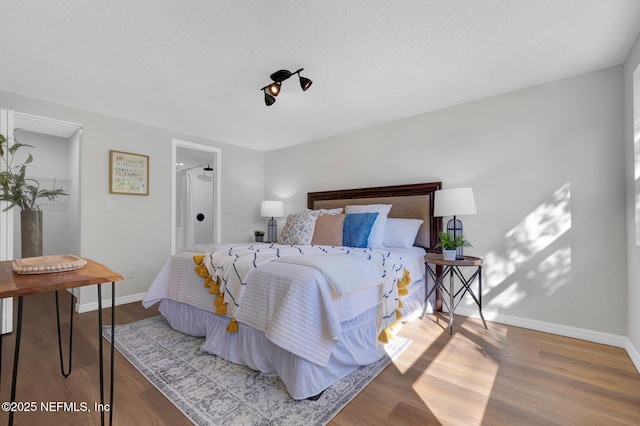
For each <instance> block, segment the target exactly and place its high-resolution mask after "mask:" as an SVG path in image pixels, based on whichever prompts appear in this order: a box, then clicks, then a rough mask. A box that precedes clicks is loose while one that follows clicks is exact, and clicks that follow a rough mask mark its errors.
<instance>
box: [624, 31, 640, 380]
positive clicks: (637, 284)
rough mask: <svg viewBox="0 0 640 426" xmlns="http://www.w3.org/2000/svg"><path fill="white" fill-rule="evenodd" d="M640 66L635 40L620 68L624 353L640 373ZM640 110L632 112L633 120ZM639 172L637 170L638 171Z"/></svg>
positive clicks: (637, 43)
mask: <svg viewBox="0 0 640 426" xmlns="http://www.w3.org/2000/svg"><path fill="white" fill-rule="evenodd" d="M639 66H640V38H638V39H637V40H636V42H635V44H634V45H633V48H632V49H631V52H630V53H629V56H628V57H627V60H626V62H625V65H624V94H625V97H624V112H625V115H624V116H625V133H624V136H625V145H624V148H625V159H626V161H625V182H626V197H627V198H626V200H627V209H626V224H627V266H628V277H627V281H628V296H627V303H628V319H627V322H628V325H629V327H628V336H629V341H630V347H629V348H627V352H629V354H630V355H631V357H632V359H633V360H634V362H635V364H636V367H638V369H639V370H640V246H638V245H636V240H635V238H634V236H635V235H636V232H637V231H636V229H635V226H636V218H635V216H636V214H637V212H636V185H639V187H640V182H635V176H636V173H638V172H636V171H635V170H634V169H635V167H640V164H639V165H636V166H635V167H634V160H635V156H634V143H635V139H636V138H637V137H638V136H636V135H634V110H633V92H634V87H633V73H634V71H635V70H636V69H637V68H638V67H639ZM639 116H640V111H636V117H639ZM639 172H640V171H639Z"/></svg>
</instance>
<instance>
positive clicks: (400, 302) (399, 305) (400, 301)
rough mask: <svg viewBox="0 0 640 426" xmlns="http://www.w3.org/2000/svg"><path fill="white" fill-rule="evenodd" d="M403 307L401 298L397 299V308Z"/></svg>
mask: <svg viewBox="0 0 640 426" xmlns="http://www.w3.org/2000/svg"><path fill="white" fill-rule="evenodd" d="M403 307H404V306H403V305H402V300H400V299H398V309H402V308H403Z"/></svg>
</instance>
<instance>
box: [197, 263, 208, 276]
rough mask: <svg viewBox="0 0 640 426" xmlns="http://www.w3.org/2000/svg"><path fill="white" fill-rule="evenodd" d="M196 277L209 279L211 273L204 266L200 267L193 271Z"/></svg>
mask: <svg viewBox="0 0 640 426" xmlns="http://www.w3.org/2000/svg"><path fill="white" fill-rule="evenodd" d="M193 271H194V272H195V273H196V275H198V276H199V277H200V278H207V277H208V276H209V271H208V270H207V267H206V266H204V264H202V265H198V266H196V267H195V269H194V270H193Z"/></svg>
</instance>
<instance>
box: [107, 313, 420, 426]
mask: <svg viewBox="0 0 640 426" xmlns="http://www.w3.org/2000/svg"><path fill="white" fill-rule="evenodd" d="M115 333H116V349H117V350H118V351H120V352H121V353H122V354H123V355H124V357H125V358H127V359H128V360H129V362H131V364H132V365H133V366H134V367H135V368H136V369H137V370H138V371H140V372H141V373H142V374H143V375H144V376H145V377H146V378H147V380H149V381H150V382H151V383H152V384H153V385H154V386H155V387H156V388H158V390H159V391H160V392H162V394H164V395H165V396H166V397H167V399H169V400H170V401H171V402H172V403H173V404H174V405H175V406H176V407H177V408H178V409H179V410H180V411H182V412H183V413H184V414H185V416H187V417H188V418H189V419H190V420H191V421H192V422H193V423H194V424H196V425H256V426H257V425H305V426H311V425H324V424H326V423H328V422H329V420H331V419H332V418H333V417H334V416H335V415H336V414H337V413H338V412H339V411H340V410H341V409H342V408H343V407H344V406H345V405H347V404H348V403H349V401H351V400H352V399H353V398H354V397H355V396H356V395H357V394H358V393H359V392H360V391H361V390H362V389H364V387H365V386H367V384H369V383H370V382H371V380H373V379H374V378H375V377H376V376H377V375H378V374H379V373H380V372H381V371H382V370H383V369H384V368H385V367H386V366H387V365H389V364H390V363H391V359H392V358H395V357H396V356H397V355H399V354H400V353H402V351H404V349H406V348H407V347H408V346H409V344H410V343H411V340H409V339H405V338H402V337H396V338H395V339H393V340H392V342H391V343H389V344H388V345H387V348H386V352H387V354H388V356H385V357H383V358H382V359H380V360H379V361H377V362H375V363H373V364H370V365H367V366H364V367H360V368H358V369H357V370H355V371H354V372H353V373H351V374H349V375H348V376H347V377H345V378H343V379H342V380H340V381H338V382H337V383H335V384H333V385H332V386H331V387H329V388H328V389H326V390H325V391H324V393H323V394H322V396H321V397H320V398H319V399H318V400H317V401H310V400H302V401H296V400H294V399H292V398H291V397H290V396H289V393H288V392H287V390H286V388H285V387H284V384H283V383H282V381H281V380H280V379H279V378H278V377H272V376H264V375H262V374H261V373H259V372H257V371H253V370H251V369H249V368H247V367H245V366H242V365H237V364H233V363H231V362H228V361H225V360H223V359H222V358H220V357H218V356H215V355H211V354H207V353H204V352H201V351H200V345H201V344H202V342H203V341H204V338H197V337H192V336H188V335H186V334H183V333H180V332H177V331H175V330H173V329H172V328H171V327H170V326H169V324H168V323H167V321H166V320H165V319H164V318H163V317H162V316H156V317H153V318H148V319H144V320H141V321H137V322H134V323H131V324H125V325H119V326H116V332H115ZM103 334H104V336H105V337H106V338H107V339H108V340H111V329H110V328H109V327H105V328H104V329H103Z"/></svg>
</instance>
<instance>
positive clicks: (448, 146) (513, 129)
mask: <svg viewBox="0 0 640 426" xmlns="http://www.w3.org/2000/svg"><path fill="white" fill-rule="evenodd" d="M622 129H623V109H622V67H615V68H611V69H606V70H603V71H599V72H594V73H590V74H586V75H580V76H576V77H573V78H568V79H565V80H562V81H558V82H554V83H550V84H544V85H541V86H536V87H531V88H528V89H524V90H520V91H517V92H512V93H508V94H504V95H500V96H496V97H492V98H487V99H484V100H480V101H477V102H473V103H468V104H464V105H460V106H457V107H453V108H448V109H445V110H440V111H436V112H432V113H427V114H423V115H419V116H417V117H413V118H409V119H405V120H401V121H397V122H393V123H389V124H385V125H381V126H376V127H372V128H367V129H363V130H360V131H356V132H352V133H349V134H343V135H339V136H335V137H331V138H327V139H324V140H322V141H315V142H311V143H306V144H303V145H299V146H295V147H290V148H285V149H281V150H276V151H270V152H267V153H266V155H265V177H266V178H265V191H266V197H267V198H270V197H274V198H281V199H284V200H285V210H286V212H288V213H291V212H296V211H299V210H300V209H302V208H303V207H305V204H306V193H307V191H316V190H331V189H339V188H357V187H369V186H379V185H390V184H403V183H419V182H429V181H435V180H438V181H442V182H443V187H444V188H452V187H458V186H471V187H473V189H474V193H475V197H476V205H477V209H478V214H477V215H475V216H467V217H462V218H461V219H462V220H463V222H464V225H465V234H466V235H467V237H468V238H469V240H470V241H471V243H472V244H473V248H471V249H465V253H468V254H472V255H477V256H481V257H483V258H484V259H485V269H484V270H485V274H484V277H485V281H484V284H485V286H484V291H483V294H484V295H483V297H484V299H483V302H484V311H485V316H486V317H488V318H491V317H493V318H498V319H500V320H503V321H505V322H507V321H510V322H512V323H521V324H523V325H538V326H540V327H539V328H543V327H544V325H545V324H547V325H548V324H552V325H556V326H558V327H561V328H564V329H565V331H567V330H572V329H574V328H575V329H578V332H577V333H574V334H580V331H581V330H586V331H587V332H591V331H596V332H601V333H606V334H608V335H613V336H614V337H619V336H626V333H627V301H626V295H627V284H626V273H625V268H626V257H625V253H626V248H625V241H626V234H625V224H624V221H623V218H624V214H625V213H624V212H625V210H624V203H625V193H624V153H625V152H624V146H623V142H624V140H623V131H622ZM472 305H473V302H472V301H471V300H469V301H466V305H465V307H466V308H469V309H471V308H472ZM461 306H462V305H461ZM614 340H615V339H614Z"/></svg>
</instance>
